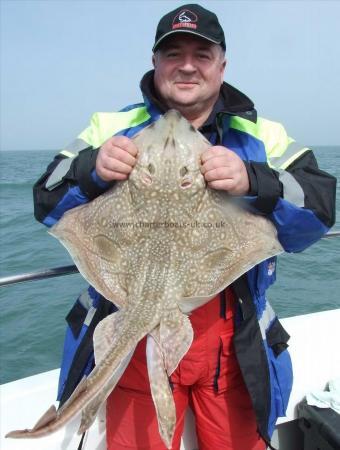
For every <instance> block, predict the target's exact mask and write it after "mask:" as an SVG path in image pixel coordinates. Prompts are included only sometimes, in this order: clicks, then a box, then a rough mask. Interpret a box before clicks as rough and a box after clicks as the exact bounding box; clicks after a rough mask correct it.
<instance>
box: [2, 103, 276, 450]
mask: <svg viewBox="0 0 340 450" xmlns="http://www.w3.org/2000/svg"><path fill="white" fill-rule="evenodd" d="M134 141H135V144H136V145H137V147H138V149H139V154H138V161H137V164H136V166H135V168H134V170H133V171H132V173H131V175H130V177H129V179H128V180H127V181H122V182H117V183H116V184H115V186H114V187H113V188H112V189H111V190H109V191H108V192H106V193H105V194H103V195H102V196H100V197H98V198H97V199H96V200H94V201H93V202H91V203H90V204H88V205H84V206H80V207H78V208H75V209H73V210H71V211H69V212H67V213H66V214H65V215H64V217H63V218H62V219H61V220H60V221H59V223H58V224H57V225H55V226H54V227H53V228H52V230H51V233H52V234H53V235H54V236H56V237H57V238H58V239H60V241H61V242H62V243H63V244H64V245H65V247H66V248H67V249H68V251H69V252H70V254H71V255H72V257H73V259H74V261H75V263H76V264H77V266H78V268H79V270H80V272H81V273H82V275H83V276H84V277H85V278H86V279H87V280H88V281H89V283H90V284H91V285H93V286H94V287H95V288H96V289H97V291H98V292H100V293H101V294H102V295H103V296H104V297H106V298H107V299H109V300H111V301H112V302H113V303H114V304H115V305H117V306H118V308H119V311H118V312H117V313H115V314H113V315H110V316H108V317H106V318H105V319H104V320H102V322H100V323H99V325H98V326H97V328H96V330H95V333H94V351H95V359H96V367H95V368H94V370H93V371H92V372H91V374H90V375H89V377H88V378H87V379H84V380H83V381H82V382H81V383H80V385H79V386H78V388H77V389H76V391H75V392H74V393H73V395H72V396H71V398H70V399H69V400H68V402H67V403H66V404H65V405H64V406H63V407H62V408H61V409H59V410H58V411H57V412H54V413H53V410H52V415H51V411H49V414H48V415H47V416H46V418H45V419H46V420H44V419H43V420H42V423H39V424H38V425H37V426H36V427H35V428H33V430H22V431H15V432H12V433H10V434H9V436H10V437H38V436H42V435H45V434H48V433H50V432H53V431H55V430H57V429H59V428H60V427H61V426H63V425H64V424H65V423H66V422H67V421H68V420H69V419H70V418H71V417H73V416H75V415H76V414H77V413H79V411H81V412H82V421H81V426H80V429H79V431H80V432H83V431H85V430H86V429H88V428H89V426H90V425H91V424H92V422H93V420H94V418H95V416H96V414H97V411H98V409H99V407H100V405H101V404H102V403H103V402H104V401H105V400H106V398H107V397H108V395H109V394H110V392H111V391H112V389H113V388H114V386H115V385H116V384H117V382H118V380H119V378H120V376H121V375H122V373H123V372H124V370H125V368H126V366H127V364H128V362H129V360H130V358H131V356H132V354H133V351H134V349H135V347H136V345H137V343H138V342H139V341H140V340H141V339H142V338H143V337H144V336H146V335H148V339H147V363H148V373H149V378H150V386H151V392H152V396H153V400H154V403H155V407H156V411H157V417H158V423H159V431H160V435H161V437H162V439H163V441H164V443H165V445H166V446H167V447H168V448H170V447H171V441H172V437H173V433H174V428H175V423H176V414H175V405H174V401H173V397H172V394H171V389H170V387H169V382H168V376H170V375H171V374H172V372H173V371H174V370H175V369H176V367H177V365H178V363H179V362H180V360H181V359H182V357H183V356H184V355H185V353H186V352H187V351H188V349H189V347H190V345H191V342H192V339H193V331H192V328H191V324H190V321H189V319H188V317H187V315H186V314H184V313H189V312H190V311H192V310H193V309H195V308H197V307H199V306H200V305H202V304H204V303H206V302H207V301H208V300H209V299H211V298H212V297H214V296H215V295H216V294H217V293H218V292H220V291H221V290H222V289H224V288H225V287H226V286H228V285H229V284H230V283H232V282H233V281H234V280H235V279H237V278H238V277H239V276H241V275H242V274H243V273H245V272H246V271H247V270H249V269H250V268H251V267H253V266H254V265H255V264H257V263H258V262H260V261H262V260H264V259H266V258H268V257H270V256H273V255H275V254H278V253H280V252H281V251H282V247H281V245H280V244H279V242H278V240H277V238H276V231H275V228H274V226H273V225H272V224H271V223H270V222H269V221H268V220H266V219H264V218H263V217H260V216H255V215H253V214H251V213H249V212H246V211H245V210H244V209H242V208H241V207H240V206H238V205H237V204H236V202H235V201H234V200H232V199H231V198H230V197H229V196H228V195H227V194H226V193H225V192H222V191H215V190H211V189H208V188H207V187H206V185H205V182H204V178H203V176H202V174H201V171H200V164H201V161H200V155H201V154H202V152H203V151H204V150H206V149H207V148H209V147H210V143H209V142H208V141H207V140H206V139H205V138H204V137H203V136H202V135H201V134H200V133H199V132H198V131H196V130H195V129H194V128H193V127H192V125H191V124H190V123H189V122H188V121H187V120H186V119H184V118H183V117H182V116H181V115H180V114H179V113H178V112H176V111H169V112H168V113H167V114H165V116H163V118H161V119H159V120H158V121H157V122H156V123H154V124H152V125H151V126H149V127H147V128H146V129H144V130H143V131H142V132H141V133H140V134H139V135H137V136H136V137H135V138H134ZM44 422H46V423H44Z"/></svg>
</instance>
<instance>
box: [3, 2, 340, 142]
mask: <svg viewBox="0 0 340 450" xmlns="http://www.w3.org/2000/svg"><path fill="white" fill-rule="evenodd" d="M199 3H200V4H201V5H202V6H205V7H208V8H209V9H211V10H212V11H214V12H215V13H216V14H217V15H218V17H219V19H220V22H221V24H222V26H223V28H224V30H225V34H226V40H227V57H228V67H227V72H226V76H225V79H226V81H228V82H229V83H231V84H233V85H234V86H236V87H237V88H238V89H240V90H242V91H243V92H245V93H246V94H247V95H248V96H249V97H250V98H252V100H253V101H254V103H255V106H256V107H257V109H258V112H259V114H260V115H261V116H264V117H267V118H270V119H272V120H277V121H280V122H282V123H284V124H285V126H286V128H287V130H288V132H289V134H290V135H291V136H293V137H294V138H295V139H296V140H298V141H299V142H302V143H305V144H307V145H313V144H314V145H340V114H339V108H340V25H339V23H340V22H339V21H340V2H339V1H275V0H271V1H270V0H269V1H228V0H220V1H201V2H199ZM182 4H184V2H178V1H166V0H154V1H143V0H135V1H129V0H124V1H119V0H111V1H110V0H106V1H100V0H98V1H92V0H79V1H78V0H77V1H76V0H73V1H72V0H65V1H64V0H35V1H30V0H23V1H17V0H1V93H0V94H1V95H0V101H1V149H2V150H13V149H15V150H16V149H18V150H20V149H59V148H62V147H63V146H64V145H66V144H67V143H68V142H69V141H71V140H73V138H74V137H75V136H76V135H78V134H79V132H80V131H82V129H84V128H85V127H86V126H87V124H88V121H89V119H90V117H91V115H92V113H93V112H95V111H113V110H118V109H121V108H122V107H124V106H126V105H127V104H129V103H135V102H140V101H141V94H140V91H139V81H140V79H141V77H142V75H143V74H144V72H146V71H147V70H149V69H150V68H151V48H152V45H153V41H154V34H155V29H156V26H157V23H158V21H159V19H160V18H161V16H162V15H164V14H165V13H167V12H168V11H170V10H172V9H174V8H176V7H177V6H180V5H182Z"/></svg>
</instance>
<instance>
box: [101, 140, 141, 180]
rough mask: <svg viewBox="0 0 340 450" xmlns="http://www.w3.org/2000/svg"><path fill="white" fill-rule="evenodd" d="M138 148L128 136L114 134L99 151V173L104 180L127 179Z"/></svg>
mask: <svg viewBox="0 0 340 450" xmlns="http://www.w3.org/2000/svg"><path fill="white" fill-rule="evenodd" d="M137 152H138V149H137V147H136V145H135V144H134V142H133V141H132V140H131V139H129V138H127V137H126V136H114V137H112V138H110V139H109V140H107V141H106V142H105V143H104V144H103V145H102V146H101V147H100V150H99V152H98V156H97V161H96V172H97V175H98V176H99V177H100V178H101V179H102V180H104V181H113V180H126V179H127V178H128V176H129V174H130V172H131V171H132V169H133V167H134V165H135V163H136V156H137Z"/></svg>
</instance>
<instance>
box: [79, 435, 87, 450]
mask: <svg viewBox="0 0 340 450" xmlns="http://www.w3.org/2000/svg"><path fill="white" fill-rule="evenodd" d="M85 434H86V433H83V434H82V436H81V439H80V442H79V445H78V448H77V450H81V449H82V448H83V443H84V437H85Z"/></svg>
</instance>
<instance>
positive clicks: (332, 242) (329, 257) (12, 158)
mask: <svg viewBox="0 0 340 450" xmlns="http://www.w3.org/2000/svg"><path fill="white" fill-rule="evenodd" d="M54 153H56V152H51V151H10V152H1V154H0V211H1V218H0V220H1V222H0V227H1V228H0V230H1V231H0V251H1V269H0V276H5V275H15V274H19V273H25V272H31V271H38V270H40V269H45V268H52V267H58V266H65V265H71V264H73V262H72V260H71V258H70V257H69V255H68V253H67V252H66V250H65V249H64V247H63V246H62V245H61V244H60V243H59V242H58V241H57V240H56V239H55V238H53V237H52V236H51V235H49V234H48V233H47V229H46V228H45V227H44V226H43V225H41V224H39V223H38V222H37V221H35V219H34V216H33V198H32V186H33V183H34V182H35V181H36V180H37V179H38V178H39V176H40V175H41V174H42V173H43V172H44V171H45V168H46V166H47V165H48V164H49V162H51V160H52V158H53V155H54ZM315 154H316V156H317V159H318V162H319V166H320V168H321V169H323V170H326V171H328V172H329V173H331V174H332V175H334V176H336V177H337V178H338V179H339V178H340V147H320V148H317V149H315ZM339 185H340V183H339V184H338V187H337V212H338V217H337V223H336V225H335V227H334V229H337V230H340V186H339ZM85 286H86V282H85V281H84V280H83V279H82V277H81V276H80V275H79V274H76V275H68V276H63V277H58V278H50V279H47V280H42V281H31V282H27V283H21V284H17V285H11V286H7V287H3V288H0V301H1V304H0V311H1V313H0V318H1V323H0V325H1V331H0V364H1V369H0V383H5V382H8V381H12V380H15V379H18V378H22V377H25V376H29V375H33V374H36V373H39V372H43V371H46V370H50V369H53V368H56V367H59V365H60V360H61V354H62V346H63V338H64V333H65V327H66V322H65V319H64V318H65V316H66V315H67V313H68V311H69V309H70V308H71V307H72V305H73V303H74V302H75V300H76V298H77V296H78V294H79V292H80V291H81V290H82V289H84V288H85ZM268 299H269V300H270V302H271V303H272V305H273V306H274V308H275V310H276V311H277V312H278V314H279V316H280V317H289V316H294V315H298V314H306V313H310V312H315V311H324V310H328V309H335V308H340V237H338V238H332V239H322V240H321V241H319V242H318V243H316V244H314V245H313V246H312V247H310V248H309V249H307V250H305V251H304V252H302V253H299V254H284V255H281V256H280V257H279V259H278V273H277V282H276V285H275V286H274V287H272V288H270V289H269V291H268Z"/></svg>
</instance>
